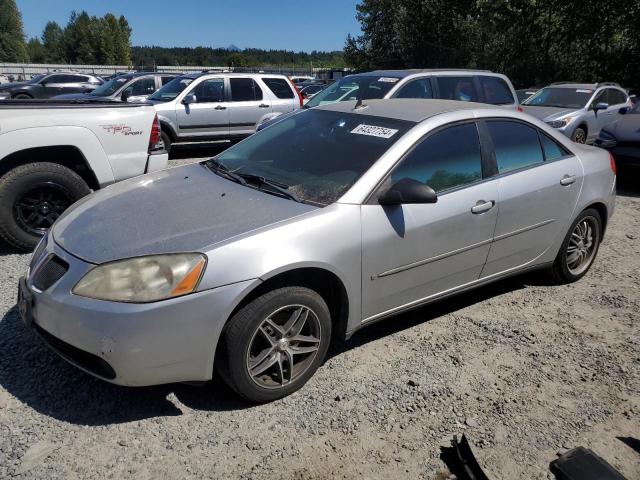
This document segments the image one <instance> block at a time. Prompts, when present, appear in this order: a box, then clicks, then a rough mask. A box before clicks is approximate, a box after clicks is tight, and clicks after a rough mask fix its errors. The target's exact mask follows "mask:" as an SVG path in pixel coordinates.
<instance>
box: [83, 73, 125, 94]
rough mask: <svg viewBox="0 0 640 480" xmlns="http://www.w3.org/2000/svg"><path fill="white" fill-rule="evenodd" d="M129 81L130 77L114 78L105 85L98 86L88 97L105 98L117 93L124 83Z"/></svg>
mask: <svg viewBox="0 0 640 480" xmlns="http://www.w3.org/2000/svg"><path fill="white" fill-rule="evenodd" d="M129 80H131V77H116V78H112V79H111V80H109V81H108V82H107V83H105V84H103V85H100V86H99V87H98V88H96V89H95V90H94V91H93V92H91V94H90V95H93V96H94V97H107V96H109V95H112V94H114V93H116V92H117V91H118V89H119V88H120V87H122V86H123V85H124V84H125V83H127V82H128V81H129Z"/></svg>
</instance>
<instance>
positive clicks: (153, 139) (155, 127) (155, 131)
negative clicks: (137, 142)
mask: <svg viewBox="0 0 640 480" xmlns="http://www.w3.org/2000/svg"><path fill="white" fill-rule="evenodd" d="M161 140H162V136H161V135H160V122H159V121H158V115H157V114H156V115H154V117H153V124H152V125H151V134H150V135H149V153H151V152H152V151H154V150H157V149H158V144H159V143H160V141H161Z"/></svg>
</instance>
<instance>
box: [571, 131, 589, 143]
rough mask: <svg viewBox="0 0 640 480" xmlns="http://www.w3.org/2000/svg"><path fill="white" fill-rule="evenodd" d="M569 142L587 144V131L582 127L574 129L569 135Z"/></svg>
mask: <svg viewBox="0 0 640 480" xmlns="http://www.w3.org/2000/svg"><path fill="white" fill-rule="evenodd" d="M571 140H572V141H573V142H575V143H582V144H584V143H587V130H586V129H585V128H584V127H578V128H576V129H575V130H574V131H573V133H572V134H571Z"/></svg>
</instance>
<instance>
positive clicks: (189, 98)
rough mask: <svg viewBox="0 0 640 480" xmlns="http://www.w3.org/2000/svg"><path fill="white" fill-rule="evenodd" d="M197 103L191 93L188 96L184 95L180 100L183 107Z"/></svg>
mask: <svg viewBox="0 0 640 480" xmlns="http://www.w3.org/2000/svg"><path fill="white" fill-rule="evenodd" d="M197 101H198V99H197V97H196V96H195V95H194V94H193V93H190V94H188V95H186V96H185V97H184V98H183V99H182V103H184V104H185V105H189V104H191V103H196V102H197Z"/></svg>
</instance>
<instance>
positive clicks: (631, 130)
mask: <svg viewBox="0 0 640 480" xmlns="http://www.w3.org/2000/svg"><path fill="white" fill-rule="evenodd" d="M595 145H596V146H598V147H602V148H606V149H607V150H609V151H610V152H611V153H612V154H613V156H614V158H615V160H616V163H617V164H618V165H619V166H621V167H625V166H627V167H640V103H636V105H635V107H633V108H632V109H631V110H629V112H628V113H627V114H626V115H624V116H623V117H622V118H621V119H620V120H618V121H617V122H615V123H613V124H611V125H609V126H607V127H605V128H603V129H602V130H601V131H600V134H599V135H598V138H597V139H596V141H595Z"/></svg>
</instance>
